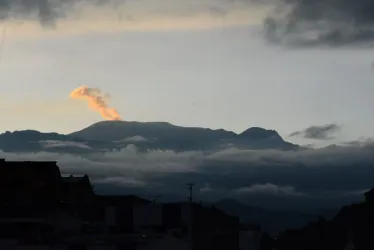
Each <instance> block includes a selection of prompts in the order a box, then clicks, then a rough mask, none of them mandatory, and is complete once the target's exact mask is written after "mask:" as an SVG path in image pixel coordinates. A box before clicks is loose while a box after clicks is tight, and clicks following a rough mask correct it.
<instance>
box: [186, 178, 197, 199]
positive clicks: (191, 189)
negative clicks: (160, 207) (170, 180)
mask: <svg viewBox="0 0 374 250" xmlns="http://www.w3.org/2000/svg"><path fill="white" fill-rule="evenodd" d="M186 186H187V189H188V190H189V192H190V196H189V197H188V200H189V201H190V203H192V191H193V187H194V186H195V184H194V183H187V184H186Z"/></svg>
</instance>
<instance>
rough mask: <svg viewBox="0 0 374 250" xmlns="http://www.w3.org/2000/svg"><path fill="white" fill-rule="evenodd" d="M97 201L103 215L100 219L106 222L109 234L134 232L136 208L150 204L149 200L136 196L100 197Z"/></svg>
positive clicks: (97, 197)
mask: <svg viewBox="0 0 374 250" xmlns="http://www.w3.org/2000/svg"><path fill="white" fill-rule="evenodd" d="M96 199H97V202H98V206H99V210H100V214H101V217H100V219H101V220H102V221H104V222H105V225H106V228H107V229H108V230H109V232H127V233H131V232H133V231H134V220H133V214H134V213H133V210H134V207H135V206H137V205H140V204H149V203H150V201H149V200H146V199H142V198H140V197H137V196H134V195H127V196H114V195H98V196H96Z"/></svg>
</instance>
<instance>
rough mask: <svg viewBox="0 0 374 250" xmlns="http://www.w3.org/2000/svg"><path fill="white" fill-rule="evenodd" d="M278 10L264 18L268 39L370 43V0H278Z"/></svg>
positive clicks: (373, 6) (373, 12)
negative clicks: (276, 12) (276, 13)
mask: <svg viewBox="0 0 374 250" xmlns="http://www.w3.org/2000/svg"><path fill="white" fill-rule="evenodd" d="M281 2H282V4H281V5H280V7H279V8H278V14H279V13H281V12H282V14H281V15H278V16H276V15H274V16H271V17H269V18H268V19H267V20H266V21H265V28H266V31H267V38H268V39H269V40H270V41H272V42H280V43H286V44H288V45H298V46H316V45H330V46H339V45H347V44H363V43H372V41H373V38H374V25H373V24H374V2H373V1H371V0H354V1H352V0H339V1H336V0H281Z"/></svg>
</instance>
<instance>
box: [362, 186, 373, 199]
mask: <svg viewBox="0 0 374 250" xmlns="http://www.w3.org/2000/svg"><path fill="white" fill-rule="evenodd" d="M364 195H365V201H367V202H374V188H372V189H370V190H369V191H367V192H366V193H365V194H364Z"/></svg>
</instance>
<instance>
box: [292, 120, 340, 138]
mask: <svg viewBox="0 0 374 250" xmlns="http://www.w3.org/2000/svg"><path fill="white" fill-rule="evenodd" d="M340 129H341V126H339V125H337V124H326V125H321V126H310V127H309V128H306V129H304V130H302V131H296V132H294V133H292V134H291V135H290V136H302V137H304V138H306V139H314V140H331V139H334V138H335V137H334V134H335V133H336V132H337V131H339V130H340Z"/></svg>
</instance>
